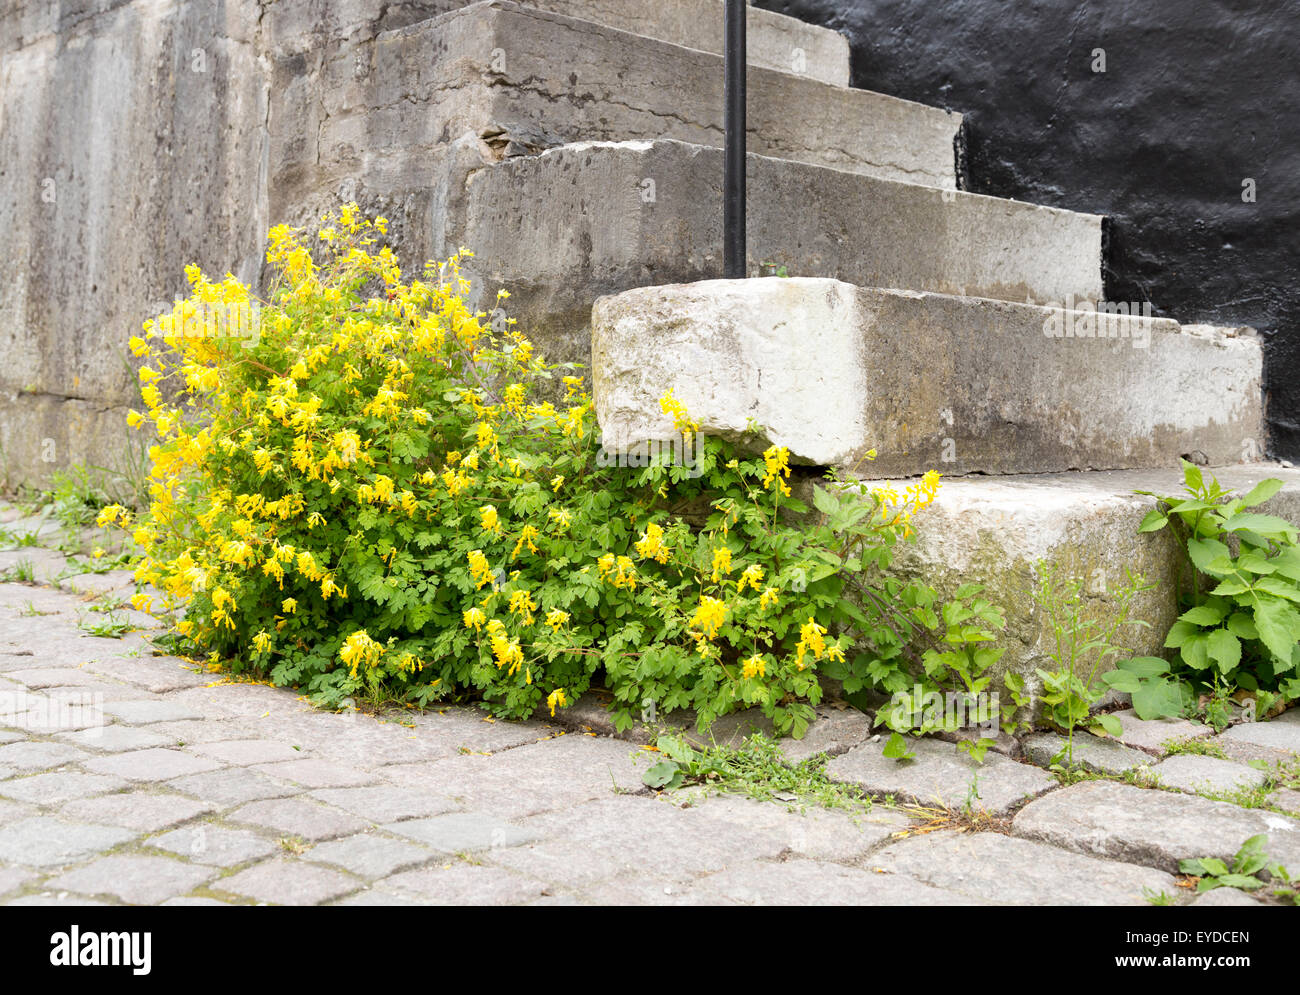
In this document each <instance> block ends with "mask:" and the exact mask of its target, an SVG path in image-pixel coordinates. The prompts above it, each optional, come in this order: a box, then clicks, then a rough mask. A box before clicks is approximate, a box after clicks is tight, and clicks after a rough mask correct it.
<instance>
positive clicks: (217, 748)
mask: <svg viewBox="0 0 1300 995" xmlns="http://www.w3.org/2000/svg"><path fill="white" fill-rule="evenodd" d="M268 731H270V730H268ZM193 750H194V752H195V753H197V754H198V755H199V756H202V757H211V758H212V759H213V760H220V761H221V762H222V763H227V764H236V765H238V766H248V765H252V764H270V763H275V762H279V761H285V760H298V759H300V758H301V757H302V753H301V752H300V751H299V750H295V749H294V748H293V747H292V746H289V745H287V744H285V743H279V742H276V741H275V740H271V739H235V740H226V741H221V742H216V743H203V744H202V745H199V746H195V747H193Z"/></svg>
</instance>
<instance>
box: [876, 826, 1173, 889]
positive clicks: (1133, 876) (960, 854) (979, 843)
mask: <svg viewBox="0 0 1300 995" xmlns="http://www.w3.org/2000/svg"><path fill="white" fill-rule="evenodd" d="M868 865H869V866H871V867H882V868H884V869H885V870H887V871H893V872H895V873H897V874H906V875H907V876H909V877H912V878H916V879H917V880H919V881H923V882H925V883H926V884H929V885H933V886H935V887H937V888H944V889H946V890H948V891H955V892H959V893H961V894H964V895H970V896H971V897H973V898H979V899H982V900H984V901H989V902H993V903H995V904H998V905H1143V904H1145V901H1144V897H1143V889H1150V890H1151V891H1154V892H1160V891H1165V892H1168V893H1169V894H1174V893H1175V891H1174V889H1175V887H1176V886H1175V883H1174V879H1173V877H1171V876H1170V875H1168V874H1165V873H1164V872H1162V871H1158V870H1154V869H1152V868H1150V867H1139V866H1137V865H1135V864H1125V863H1118V862H1116V861H1110V860H1098V859H1097V858H1095V857H1085V856H1082V855H1081V854H1078V853H1073V852H1071V851H1069V850H1062V849H1060V848H1058V847H1054V846H1048V845H1046V844H1044V843H1036V842H1032V841H1030V840H1024V839H1017V838H1015V837H1012V836H1003V835H1001V834H999V833H960V834H959V833H947V832H941V833H929V834H927V835H924V836H918V837H916V838H915V839H909V840H904V841H902V842H898V843H892V844H890V845H889V846H887V847H885V849H883V850H881V851H880V852H879V853H877V854H874V855H873V856H872V857H871V858H870V860H869V861H868Z"/></svg>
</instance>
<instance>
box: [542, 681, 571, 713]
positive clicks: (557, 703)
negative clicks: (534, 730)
mask: <svg viewBox="0 0 1300 995" xmlns="http://www.w3.org/2000/svg"><path fill="white" fill-rule="evenodd" d="M568 703H569V699H568V698H566V697H565V696H564V689H563V688H556V689H555V690H554V691H552V692H551V693H550V694H548V695H547V696H546V705H547V707H548V708H550V710H551V718H555V710H556V709H557V708H563V707H564V706H565V705H567V704H568Z"/></svg>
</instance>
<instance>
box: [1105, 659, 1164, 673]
mask: <svg viewBox="0 0 1300 995" xmlns="http://www.w3.org/2000/svg"><path fill="white" fill-rule="evenodd" d="M1115 666H1116V667H1117V668H1118V669H1120V670H1126V671H1128V672H1129V673H1130V674H1136V675H1137V676H1138V677H1159V676H1160V675H1161V674H1167V673H1169V661H1168V660H1165V659H1164V658H1162V657H1158V656H1135V657H1133V658H1131V659H1129V660H1120V661H1119V663H1117V664H1115Z"/></svg>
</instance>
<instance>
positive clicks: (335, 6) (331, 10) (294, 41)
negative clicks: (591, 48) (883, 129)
mask: <svg viewBox="0 0 1300 995" xmlns="http://www.w3.org/2000/svg"><path fill="white" fill-rule="evenodd" d="M478 2H480V0H414V2H398V3H392V2H389V0H330V2H329V3H321V2H320V0H277V2H276V3H275V4H272V5H271V6H269V7H267V8H266V9H265V10H257V11H255V12H254V16H253V19H254V20H256V18H257V17H258V16H260V17H261V19H262V25H263V28H264V30H265V38H266V41H267V44H268V49H269V51H270V53H271V54H272V55H273V56H275V57H283V56H289V55H302V54H304V53H306V52H309V51H313V50H316V51H320V50H324V49H329V48H351V47H352V46H353V45H356V44H360V43H364V42H366V41H368V40H369V39H372V38H374V36H375V35H377V34H379V33H381V32H383V31H390V30H395V29H398V28H402V27H405V26H407V25H408V24H413V23H416V22H418V21H423V20H427V19H428V18H430V17H435V16H437V15H439V14H446V13H449V12H451V11H454V10H459V9H460V8H462V7H468V6H470V5H471V4H473V3H478ZM519 2H520V4H521V5H522V6H526V7H536V8H538V9H541V10H547V11H550V12H551V13H554V14H563V15H564V16H566V17H573V18H577V19H578V20H582V21H594V22H596V23H597V24H603V25H605V26H606V27H611V28H617V29H618V30H619V31H627V32H630V33H632V34H636V35H643V36H645V37H647V38H655V39H658V40H659V41H663V42H668V43H669V44H672V45H680V46H682V47H683V48H695V49H699V50H700V51H702V52H712V53H714V54H715V55H720V54H722V27H723V2H724V0H653V2H643V0H519ZM4 17H5V15H4V14H3V13H0V24H3V23H4ZM50 30H53V29H52V28H51V29H50ZM746 33H747V35H748V39H747V41H748V48H749V64H750V65H751V66H757V67H760V68H764V69H774V70H777V71H780V72H785V73H791V74H793V75H796V76H807V77H808V78H809V79H815V80H820V81H821V82H823V83H830V84H833V85H835V86H848V85H849V43H848V40H847V39H846V38H845V37H844V36H843V35H841V34H839V33H838V32H836V31H831V30H830V29H829V28H822V27H818V26H817V25H815V24H808V23H807V22H805V21H800V20H798V19H797V18H794V17H787V16H785V15H784V14H777V13H773V12H772V11H768V10H762V9H761V8H757V7H750V9H749V18H748V21H747V24H746ZM19 34H20V35H21V34H22V32H19ZM5 37H7V36H6V35H5V33H4V32H3V31H2V30H0V38H5ZM0 50H3V44H0Z"/></svg>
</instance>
